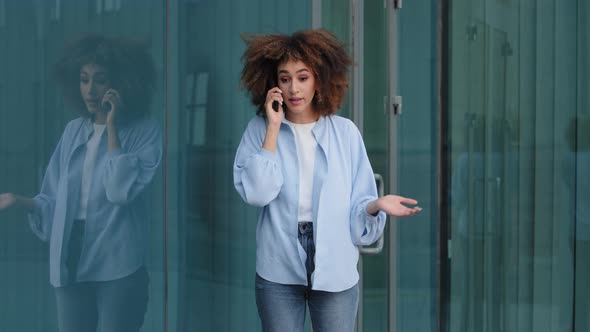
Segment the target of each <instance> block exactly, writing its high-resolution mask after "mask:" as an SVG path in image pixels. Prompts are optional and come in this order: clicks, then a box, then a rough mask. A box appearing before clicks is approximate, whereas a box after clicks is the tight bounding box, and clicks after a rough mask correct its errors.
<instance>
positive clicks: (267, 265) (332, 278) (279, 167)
mask: <svg viewBox="0 0 590 332" xmlns="http://www.w3.org/2000/svg"><path fill="white" fill-rule="evenodd" d="M266 128H267V122H266V119H265V118H263V117H260V116H257V117H255V118H253V119H252V120H251V121H250V123H249V124H248V127H247V128H246V131H245V132H244V135H243V136H242V140H241V142H240V146H239V147H238V150H237V153H236V158H235V161H234V185H235V187H236V190H237V191H238V193H239V194H240V196H242V198H243V199H244V201H245V202H246V203H248V204H251V205H254V206H258V207H260V215H259V218H258V224H257V228H256V238H257V247H256V272H257V273H258V274H259V275H260V276H261V277H262V278H264V279H266V280H269V281H272V282H276V283H281V284H296V285H306V284H307V273H306V269H305V264H304V261H305V260H304V257H305V251H304V250H303V248H302V247H301V245H300V244H299V241H298V239H297V220H298V218H297V213H298V205H299V170H298V167H299V163H298V159H297V148H296V145H295V144H296V143H295V137H294V134H293V132H292V130H291V128H290V127H289V125H287V124H286V123H285V122H284V121H283V123H282V124H281V128H280V133H279V137H278V141H277V150H276V152H275V153H271V152H269V151H268V150H265V149H263V148H262V145H263V144H264V138H265V135H266ZM312 133H313V136H314V138H315V139H316V141H317V143H318V147H317V150H316V158H315V167H314V178H313V191H312V211H313V219H314V220H313V225H314V238H315V244H316V255H315V271H314V273H313V274H312V288H313V289H315V290H322V291H330V292H339V291H343V290H346V289H349V288H351V287H353V286H354V285H356V284H357V282H358V280H359V275H358V271H357V262H358V257H359V251H358V248H357V246H360V245H368V244H371V243H373V242H375V241H376V240H377V239H378V238H379V236H380V235H381V234H382V233H383V229H384V227H385V219H386V215H385V213H384V212H382V211H380V212H379V213H378V214H377V215H376V216H372V215H369V214H367V212H366V208H367V204H368V203H369V202H371V201H373V200H375V199H376V198H377V187H376V184H375V178H374V175H373V170H372V169H371V165H370V163H369V159H368V157H367V153H366V150H365V146H364V143H363V140H362V137H361V135H360V133H359V131H358V129H357V127H356V126H355V125H354V123H353V122H351V121H350V120H348V119H345V118H342V117H340V116H336V115H331V116H322V117H320V119H319V120H318V122H317V124H316V125H315V126H314V128H313V130H312Z"/></svg>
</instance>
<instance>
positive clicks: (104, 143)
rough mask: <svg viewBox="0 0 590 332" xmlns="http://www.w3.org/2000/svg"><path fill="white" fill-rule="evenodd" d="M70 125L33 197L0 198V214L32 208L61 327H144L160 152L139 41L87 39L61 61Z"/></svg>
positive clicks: (150, 74) (150, 79)
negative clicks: (151, 193) (151, 198)
mask: <svg viewBox="0 0 590 332" xmlns="http://www.w3.org/2000/svg"><path fill="white" fill-rule="evenodd" d="M55 74H56V78H57V81H58V83H60V85H61V86H62V88H63V92H64V94H65V96H66V99H67V100H68V101H70V102H72V103H73V105H75V106H76V107H77V108H78V109H80V110H81V111H82V114H81V116H80V117H78V118H76V119H74V120H72V121H70V122H69V123H68V124H67V126H66V128H65V130H64V132H63V134H62V136H61V139H60V141H59V143H58V144H57V147H56V149H55V151H54V152H53V155H52V156H51V159H50V161H49V165H48V167H47V170H46V173H45V176H44V178H43V183H42V186H41V192H40V193H39V194H38V195H36V196H35V197H33V198H27V197H22V196H18V195H14V194H12V193H5V194H1V195H0V210H1V209H6V208H8V207H11V206H19V207H23V208H25V209H26V210H28V211H29V221H30V225H31V228H32V230H33V232H34V233H35V234H36V235H38V236H39V237H40V238H41V239H42V240H44V241H49V252H50V257H49V261H50V282H51V284H52V285H53V286H54V287H55V294H56V299H57V310H58V322H59V328H60V331H63V332H69V331H76V332H80V331H96V330H97V327H98V326H100V331H109V332H113V331H126V332H128V331H139V329H140V327H141V325H142V324H143V319H144V315H145V311H146V308H147V301H148V275H147V271H146V269H145V254H146V252H147V246H148V243H147V240H148V220H149V218H148V217H149V211H148V209H147V206H146V199H147V197H146V195H145V192H146V190H145V189H146V187H147V186H148V185H149V184H150V182H151V180H152V178H153V177H154V175H155V173H156V170H157V168H158V164H159V163H160V159H161V156H162V139H161V134H160V130H159V127H158V125H157V124H156V123H155V122H154V121H151V120H149V119H148V117H147V116H146V115H147V111H148V105H149V101H150V98H149V96H150V95H151V93H152V92H153V87H154V81H155V70H154V68H153V64H152V62H151V59H150V56H149V54H148V53H147V52H146V50H144V49H143V48H142V47H140V46H139V45H136V44H132V43H129V42H125V41H122V40H112V39H107V38H104V37H101V36H87V37H85V38H82V39H80V40H78V41H77V42H75V43H74V44H72V45H71V46H70V47H69V48H67V49H66V50H65V52H64V55H63V56H62V58H61V59H60V60H59V62H58V63H57V64H56V65H55Z"/></svg>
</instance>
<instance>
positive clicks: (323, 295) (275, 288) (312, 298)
mask: <svg viewBox="0 0 590 332" xmlns="http://www.w3.org/2000/svg"><path fill="white" fill-rule="evenodd" d="M309 226H312V225H311V224H309V225H303V226H302V225H301V223H300V225H299V242H300V243H301V245H302V246H303V249H305V252H306V253H307V261H306V264H305V265H306V269H307V275H308V285H307V286H304V285H284V284H279V283H274V282H271V281H268V280H265V279H263V278H262V277H260V276H259V275H258V274H256V306H257V307H258V315H259V316H260V320H261V321H262V331H264V332H300V331H303V327H304V323H305V306H306V304H307V306H308V307H309V315H310V316H311V325H312V327H313V331H314V332H331V331H333V332H353V331H354V329H355V321H356V312H357V309H358V296H359V291H358V285H355V286H354V287H352V288H350V289H347V290H345V291H342V292H324V291H318V290H312V289H311V284H310V282H309V280H310V276H311V273H312V272H313V270H314V268H315V264H314V260H313V256H314V254H315V245H314V241H313V227H309Z"/></svg>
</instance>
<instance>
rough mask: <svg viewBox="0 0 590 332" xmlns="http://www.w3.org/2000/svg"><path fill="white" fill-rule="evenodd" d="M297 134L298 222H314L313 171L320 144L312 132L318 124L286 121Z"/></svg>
mask: <svg viewBox="0 0 590 332" xmlns="http://www.w3.org/2000/svg"><path fill="white" fill-rule="evenodd" d="M286 122H287V123H288V124H289V125H290V126H291V128H292V129H293V133H294V134H295V145H296V147H297V159H298V160H299V213H298V217H297V221H313V212H312V208H311V197H312V190H313V170H314V163H315V154H316V149H317V146H318V143H317V142H316V140H315V138H314V137H313V133H312V132H311V130H312V129H313V127H314V126H315V124H316V122H312V123H303V124H301V123H293V122H290V121H286Z"/></svg>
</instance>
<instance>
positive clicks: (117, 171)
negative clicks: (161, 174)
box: [102, 122, 162, 205]
mask: <svg viewBox="0 0 590 332" xmlns="http://www.w3.org/2000/svg"><path fill="white" fill-rule="evenodd" d="M127 140H128V142H126V144H122V146H123V147H122V148H119V149H115V150H111V151H109V152H108V158H107V162H106V169H105V172H104V176H103V181H102V182H103V185H104V187H105V191H106V196H107V199H108V200H109V201H110V202H112V203H113V204H119V205H123V204H127V203H129V202H131V201H133V200H134V199H135V198H136V197H137V196H138V195H139V194H140V193H141V192H142V191H143V190H144V189H145V188H146V187H147V186H148V185H149V184H150V182H151V181H152V179H153V177H154V175H155V174H156V171H157V169H158V166H159V164H160V161H161V159H162V134H161V132H160V129H159V128H158V126H157V124H156V123H154V122H146V123H141V124H139V125H137V126H136V127H134V128H132V129H131V132H130V133H129V137H128V138H127Z"/></svg>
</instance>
